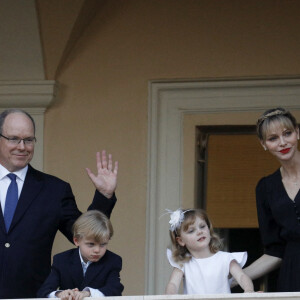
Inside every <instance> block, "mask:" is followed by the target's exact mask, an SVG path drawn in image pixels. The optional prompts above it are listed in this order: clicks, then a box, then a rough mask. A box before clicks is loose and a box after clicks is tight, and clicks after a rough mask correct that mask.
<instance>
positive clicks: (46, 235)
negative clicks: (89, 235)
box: [0, 166, 116, 299]
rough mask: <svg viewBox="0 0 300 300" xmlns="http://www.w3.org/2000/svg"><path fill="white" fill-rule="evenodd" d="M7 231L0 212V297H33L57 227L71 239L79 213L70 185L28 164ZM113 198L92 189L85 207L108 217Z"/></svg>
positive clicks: (46, 267) (44, 275) (46, 269)
mask: <svg viewBox="0 0 300 300" xmlns="http://www.w3.org/2000/svg"><path fill="white" fill-rule="evenodd" d="M28 167H29V168H28V172H27V174H26V178H25V182H24V185H23V189H22V192H21V195H20V198H19V201H18V205H17V208H16V211H15V214H14V217H13V220H12V223H11V226H10V229H9V231H8V233H6V230H5V224H4V219H3V214H2V212H1V213H0V298H1V299H3V298H35V297H36V293H37V291H38V289H39V288H40V287H41V285H42V283H43V282H44V281H45V279H46V278H47V276H48V275H49V273H50V270H51V250H52V245H53V240H54V238H55V235H56V232H57V230H60V231H61V232H62V233H63V234H64V235H65V236H66V237H67V238H68V239H69V240H70V241H72V225H73V223H74V222H75V220H76V219H77V218H78V217H79V216H80V215H81V212H80V211H79V210H78V208H77V205H76V202H75V199H74V195H73V193H72V190H71V186H70V185H69V184H68V183H66V182H64V181H62V180H60V179H59V178H57V177H54V176H51V175H48V174H45V173H42V172H39V171H37V170H35V169H33V168H32V167H31V166H28ZM115 202H116V199H115V197H113V198H112V199H106V198H105V197H104V196H103V195H101V194H100V193H99V192H97V191H96V193H95V196H94V200H93V203H92V204H91V205H90V206H89V209H97V210H100V211H102V212H103V213H105V214H106V215H107V216H108V217H109V216H110V213H111V211H112V209H113V207H114V205H115Z"/></svg>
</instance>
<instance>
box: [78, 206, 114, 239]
mask: <svg viewBox="0 0 300 300" xmlns="http://www.w3.org/2000/svg"><path fill="white" fill-rule="evenodd" d="M113 233H114V230H113V227H112V224H111V222H110V220H109V219H108V218H107V216H106V215H105V214H103V213H102V212H100V211H98V210H89V211H87V212H85V213H84V214H82V215H81V216H80V217H79V218H78V219H77V220H76V221H75V223H74V225H73V237H74V238H77V239H78V240H80V239H82V238H83V237H84V238H87V239H89V238H93V239H95V240H96V242H103V241H105V240H109V239H110V238H111V237H112V236H113Z"/></svg>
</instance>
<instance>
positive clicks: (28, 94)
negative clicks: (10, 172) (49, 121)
mask: <svg viewBox="0 0 300 300" xmlns="http://www.w3.org/2000/svg"><path fill="white" fill-rule="evenodd" d="M57 91H58V84H57V82H55V81H54V80H35V81H0V112H2V111H4V110H5V109H7V108H21V109H24V110H26V111H27V112H28V113H30V114H31V115H32V117H33V118H34V120H35V123H36V138H37V144H36V146H35V154H34V158H33V160H32V162H31V164H32V165H33V166H34V167H35V168H37V169H39V170H43V152H44V147H43V144H44V113H45V111H46V109H47V108H48V107H49V106H50V105H51V103H52V102H53V101H54V99H55V98H56V96H57Z"/></svg>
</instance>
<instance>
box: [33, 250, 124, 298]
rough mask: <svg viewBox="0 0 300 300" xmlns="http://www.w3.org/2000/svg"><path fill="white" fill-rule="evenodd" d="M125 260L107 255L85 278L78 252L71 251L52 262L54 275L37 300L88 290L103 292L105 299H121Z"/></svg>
mask: <svg viewBox="0 0 300 300" xmlns="http://www.w3.org/2000/svg"><path fill="white" fill-rule="evenodd" d="M121 269H122V259H121V257H120V256H118V255H117V254H115V253H113V252H110V251H108V250H107V251H106V253H105V254H104V256H103V257H102V258H101V259H100V260H99V261H98V262H93V263H91V264H90V265H89V267H88V268H87V270H86V273H85V276H83V270H82V265H81V260H80V257H79V250H78V249H71V250H68V251H65V252H62V253H60V254H57V255H55V256H54V258H53V265H52V269H51V273H50V275H49V276H48V278H47V279H46V281H45V283H44V284H43V285H42V287H41V288H40V290H39V291H38V294H37V296H38V298H46V297H47V295H48V294H50V293H51V292H54V291H56V290H57V289H59V290H67V289H74V288H78V289H79V290H80V291H82V290H83V289H84V288H85V287H90V288H94V289H98V290H100V292H102V293H103V294H104V295H105V296H121V294H122V291H123V288H124V287H123V285H122V284H121V282H120V271H121Z"/></svg>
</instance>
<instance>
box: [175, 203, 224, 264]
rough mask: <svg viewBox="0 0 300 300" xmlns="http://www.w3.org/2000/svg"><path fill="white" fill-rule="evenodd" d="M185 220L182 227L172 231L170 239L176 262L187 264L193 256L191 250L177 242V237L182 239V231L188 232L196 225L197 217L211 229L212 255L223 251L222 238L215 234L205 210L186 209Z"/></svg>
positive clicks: (210, 243) (184, 211)
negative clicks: (190, 227)
mask: <svg viewBox="0 0 300 300" xmlns="http://www.w3.org/2000/svg"><path fill="white" fill-rule="evenodd" d="M182 213H183V215H184V218H183V220H182V223H181V224H180V226H178V227H177V228H176V229H175V230H170V237H171V241H172V256H173V259H174V261H176V262H187V261H189V260H190V259H191V258H192V256H191V254H190V252H189V250H188V249H187V248H186V247H185V246H180V245H179V244H178V242H177V240H176V238H177V237H180V233H181V231H187V230H188V228H189V226H190V225H192V224H194V223H195V220H196V217H199V218H200V219H202V220H203V221H204V222H205V223H206V224H207V227H208V228H209V232H210V236H211V239H210V242H209V249H210V251H211V252H212V253H216V252H218V251H219V250H221V249H222V247H223V245H222V242H221V239H220V237H219V236H218V235H217V234H216V233H215V232H214V229H213V226H212V224H211V222H210V220H209V218H208V215H207V213H206V212H205V211H204V210H203V209H186V210H182Z"/></svg>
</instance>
